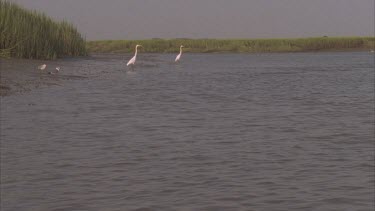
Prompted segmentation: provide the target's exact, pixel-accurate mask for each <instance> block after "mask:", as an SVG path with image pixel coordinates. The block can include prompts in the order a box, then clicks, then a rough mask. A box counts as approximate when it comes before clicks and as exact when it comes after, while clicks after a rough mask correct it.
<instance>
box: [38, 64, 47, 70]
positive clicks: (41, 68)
mask: <svg viewBox="0 0 375 211" xmlns="http://www.w3.org/2000/svg"><path fill="white" fill-rule="evenodd" d="M46 67H47V65H46V64H42V65H39V66H38V69H39V70H44V69H46Z"/></svg>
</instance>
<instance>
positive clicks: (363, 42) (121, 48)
mask: <svg viewBox="0 0 375 211" xmlns="http://www.w3.org/2000/svg"><path fill="white" fill-rule="evenodd" d="M136 44H141V45H142V46H143V51H144V52H149V53H169V52H178V51H179V46H180V45H181V44H183V45H184V46H186V49H185V51H186V52H196V53H198V52H199V53H210V52H236V53H258V52H304V51H336V50H343V51H345V50H370V49H374V46H375V37H313V38H296V39H228V40H222V39H169V40H164V39H151V40H102V41H89V42H87V48H88V51H89V52H93V53H129V52H133V51H134V49H133V48H134V46H135V45H136Z"/></svg>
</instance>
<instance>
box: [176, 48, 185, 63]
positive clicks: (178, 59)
mask: <svg viewBox="0 0 375 211" xmlns="http://www.w3.org/2000/svg"><path fill="white" fill-rule="evenodd" d="M183 47H184V46H183V45H181V46H180V53H179V54H178V55H177V56H176V59H175V60H174V61H175V62H178V61H180V58H181V55H182V48H183Z"/></svg>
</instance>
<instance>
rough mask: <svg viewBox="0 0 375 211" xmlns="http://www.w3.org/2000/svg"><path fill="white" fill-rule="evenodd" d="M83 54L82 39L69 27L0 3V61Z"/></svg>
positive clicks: (10, 4)
mask: <svg viewBox="0 0 375 211" xmlns="http://www.w3.org/2000/svg"><path fill="white" fill-rule="evenodd" d="M86 54H87V52H86V42H85V39H84V38H83V37H82V36H81V34H80V33H78V31H77V29H76V28H75V27H74V26H73V25H72V24H70V23H68V22H66V21H62V22H56V21H53V20H52V19H51V18H49V17H47V16H46V15H45V14H42V13H39V12H36V11H29V10H26V9H24V8H22V7H20V6H18V5H17V4H15V3H11V2H8V1H4V0H0V57H16V58H28V59H55V58H58V57H63V56H81V55H86Z"/></svg>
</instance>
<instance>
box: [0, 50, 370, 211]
mask: <svg viewBox="0 0 375 211" xmlns="http://www.w3.org/2000/svg"><path fill="white" fill-rule="evenodd" d="M373 56H374V54H370V53H366V52H362V53H299V54H260V55H255V54H191V55H189V54H185V55H184V57H183V59H184V61H183V62H182V63H181V64H178V65H175V64H173V63H171V62H170V61H172V60H173V59H174V55H169V54H164V55H158V54H149V55H145V54H143V55H140V57H139V58H138V60H139V63H138V66H137V69H136V71H135V72H127V71H126V70H124V65H125V63H126V61H123V60H122V59H123V56H100V55H99V56H94V57H93V58H89V59H67V60H60V61H57V63H59V65H60V66H61V67H62V73H61V75H59V76H46V77H55V78H52V79H53V80H56V81H57V83H58V84H59V85H58V86H48V87H43V88H39V89H35V90H33V91H31V92H27V93H23V94H16V95H12V96H7V97H3V98H2V99H1V210H4V211H6V210H17V211H18V210H20V211H21V210H35V211H36V210H38V211H40V210H139V211H140V210H142V211H146V210H163V211H168V210H213V211H216V210H257V211H259V210H262V211H269V210H288V211H290V210H351V211H352V210H361V211H364V210H374V196H375V193H374V58H373ZM128 57H129V56H127V58H128ZM33 65H34V64H33ZM14 66H15V67H17V64H16V63H15V64H14ZM30 71H34V70H30ZM64 74H76V75H84V76H85V77H87V78H85V79H77V80H65V79H64ZM52 79H51V80H52Z"/></svg>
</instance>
